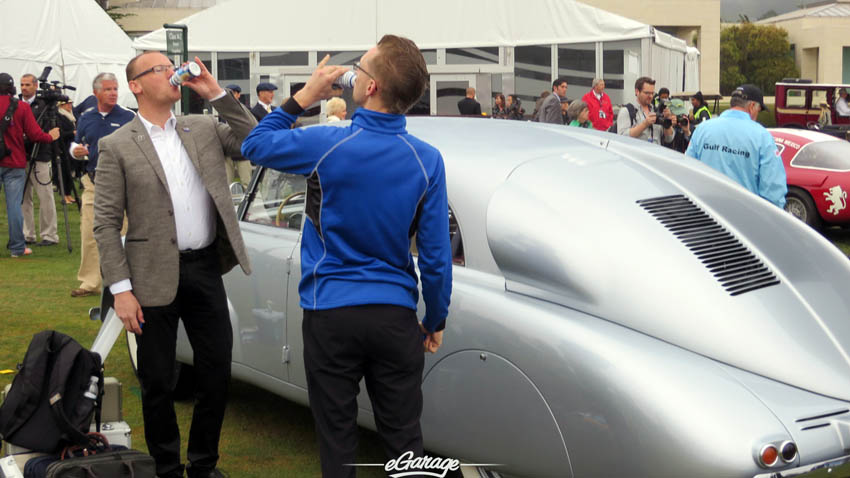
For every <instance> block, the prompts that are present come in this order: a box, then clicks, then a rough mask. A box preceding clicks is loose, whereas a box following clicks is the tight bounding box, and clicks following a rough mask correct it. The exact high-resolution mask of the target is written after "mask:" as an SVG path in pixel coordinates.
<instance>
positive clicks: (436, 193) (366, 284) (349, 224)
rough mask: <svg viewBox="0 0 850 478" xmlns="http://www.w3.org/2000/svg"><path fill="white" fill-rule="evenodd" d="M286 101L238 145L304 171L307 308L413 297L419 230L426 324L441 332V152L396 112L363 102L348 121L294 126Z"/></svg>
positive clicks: (448, 270) (445, 274)
mask: <svg viewBox="0 0 850 478" xmlns="http://www.w3.org/2000/svg"><path fill="white" fill-rule="evenodd" d="M301 112H302V110H301V108H300V106H298V103H296V102H295V101H294V100H290V101H289V102H287V104H285V105H284V106H283V107H281V108H278V109H276V110H274V111H273V112H272V113H270V114H269V115H267V116H266V117H265V118H263V120H262V121H261V122H260V123H259V124H258V125H257V126H256V127H255V128H254V130H253V131H252V132H251V134H250V135H248V137H247V138H245V141H243V143H242V155H243V156H245V157H246V158H249V159H250V160H251V161H252V162H254V163H256V164H259V165H263V166H267V167H270V168H274V169H277V170H280V171H284V172H287V173H294V174H301V175H304V176H306V177H307V204H306V214H305V215H306V217H307V220H306V221H305V222H304V231H303V238H302V241H301V283H300V284H299V286H298V290H299V293H300V296H301V307H303V308H305V309H312V310H322V309H331V308H337V307H346V306H354V305H364V304H391V305H398V306H403V307H407V308H410V309H413V310H416V304H417V302H418V300H419V292H418V289H417V278H416V271H415V269H414V262H413V257H412V255H411V253H410V239H411V236H412V235H413V234H414V233H416V245H417V252H418V255H419V272H420V275H421V278H422V295H423V299H424V301H425V311H426V313H425V319H424V320H423V325H424V326H425V328H426V329H428V330H429V331H434V330H442V329H443V328H444V327H445V318H446V315H447V314H448V307H449V299H450V296H451V287H452V257H451V245H450V243H449V222H448V199H447V198H446V177H445V169H444V166H443V158H442V156H441V155H440V152H439V151H437V149H436V148H434V147H433V146H431V145H429V144H427V143H425V142H423V141H421V140H419V139H417V138H415V137H413V136H411V135H410V134H408V133H407V130H406V129H405V126H406V124H407V122H406V120H405V118H404V116H403V115H395V114H387V113H379V112H376V111H371V110H366V109H364V108H360V109H358V110H357V112H356V113H355V114H354V116H353V117H352V122H351V124H350V125H349V126H347V127H337V126H317V127H311V128H298V129H294V130H291V129H289V128H290V126H291V125H292V124H293V123H294V122H295V120H296V119H297V117H298V116H297V115H299V114H301Z"/></svg>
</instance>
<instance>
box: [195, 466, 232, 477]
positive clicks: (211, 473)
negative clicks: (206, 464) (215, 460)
mask: <svg viewBox="0 0 850 478" xmlns="http://www.w3.org/2000/svg"><path fill="white" fill-rule="evenodd" d="M186 474H187V475H188V476H189V478H230V475H226V474H224V472H222V471H221V470H219V469H218V468H216V469H214V470H208V471H200V472H190V471H188V469H187V471H186Z"/></svg>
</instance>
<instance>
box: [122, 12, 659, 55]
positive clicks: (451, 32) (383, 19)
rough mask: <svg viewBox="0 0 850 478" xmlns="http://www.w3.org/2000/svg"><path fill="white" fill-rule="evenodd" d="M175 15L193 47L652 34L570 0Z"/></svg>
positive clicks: (146, 44) (140, 44)
mask: <svg viewBox="0 0 850 478" xmlns="http://www.w3.org/2000/svg"><path fill="white" fill-rule="evenodd" d="M294 16H297V20H296V19H295V18H294ZM262 19H267V20H268V23H267V25H262ZM179 23H183V24H185V25H187V26H188V27H189V49H190V50H193V51H246V50H249V51H308V50H316V49H320V50H367V49H369V48H370V47H371V46H372V45H374V44H375V43H376V42H377V40H378V39H380V38H381V36H383V35H384V34H386V33H396V34H400V35H404V36H406V37H408V38H410V39H412V40H413V41H415V42H416V44H417V45H419V47H420V48H423V49H426V48H471V47H479V46H488V45H492V46H516V45H534V44H542V43H578V42H592V41H610V40H625V39H635V38H648V37H650V36H652V31H651V30H652V28H651V27H649V26H648V25H645V24H643V23H640V22H637V21H634V20H630V19H628V18H625V17H621V16H619V15H615V14H613V13H609V12H606V11H604V10H600V9H598V8H594V7H591V6H588V5H585V4H582V3H578V2H575V1H573V0H528V1H525V2H517V1H515V0H464V1H462V2H458V1H456V0H432V1H429V2H422V1H416V0H375V1H373V2H358V1H342V0H312V1H309V2H304V1H297V0H238V1H225V2H221V3H219V4H218V5H216V6H215V7H212V8H208V9H206V10H204V11H201V12H199V13H196V14H195V15H192V16H189V17H187V18H185V19H183V20H181V21H180V22H179ZM133 46H134V47H135V48H136V49H138V50H165V31H164V30H163V29H159V30H155V31H153V32H151V33H149V34H147V35H144V36H142V37H140V38H137V39H136V41H135V42H134V43H133Z"/></svg>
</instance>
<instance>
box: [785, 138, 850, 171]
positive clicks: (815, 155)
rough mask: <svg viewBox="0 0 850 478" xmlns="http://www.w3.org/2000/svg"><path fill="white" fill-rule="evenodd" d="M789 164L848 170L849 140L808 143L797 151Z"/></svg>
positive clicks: (801, 166) (849, 164)
mask: <svg viewBox="0 0 850 478" xmlns="http://www.w3.org/2000/svg"><path fill="white" fill-rule="evenodd" d="M791 166H794V167H796V168H814V169H828V170H831V171H850V142H847V141H840V140H839V141H822V142H818V143H809V144H808V145H806V146H805V147H803V149H801V150H800V152H799V153H797V156H795V157H794V160H793V161H791Z"/></svg>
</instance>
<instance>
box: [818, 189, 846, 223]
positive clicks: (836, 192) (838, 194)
mask: <svg viewBox="0 0 850 478" xmlns="http://www.w3.org/2000/svg"><path fill="white" fill-rule="evenodd" d="M823 196H824V197H825V198H826V200H827V201H829V202H831V203H832V205H831V206H829V209H827V210H826V212H828V213H830V212H831V213H832V214H833V215H834V216H837V215H838V212H839V211H841V210H843V209H844V208H846V207H847V191H843V190H842V189H841V186H833V187H831V188H829V192H828V193H823Z"/></svg>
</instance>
